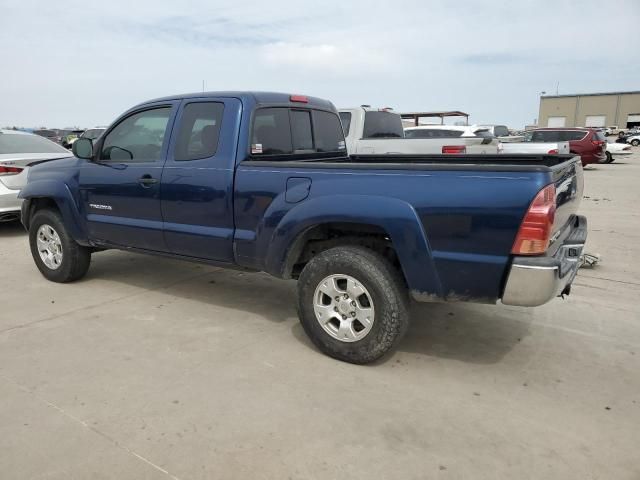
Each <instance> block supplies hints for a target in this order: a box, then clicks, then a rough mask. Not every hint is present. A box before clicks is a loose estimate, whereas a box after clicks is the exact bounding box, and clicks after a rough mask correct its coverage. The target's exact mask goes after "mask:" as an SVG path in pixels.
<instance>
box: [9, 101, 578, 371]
mask: <svg viewBox="0 0 640 480" xmlns="http://www.w3.org/2000/svg"><path fill="white" fill-rule="evenodd" d="M73 153H74V155H75V157H70V158H67V159H60V160H54V161H49V162H44V163H41V164H38V165H35V166H33V167H32V168H31V169H30V172H29V178H28V182H27V185H26V187H25V188H24V189H23V190H22V192H21V194H20V196H21V198H23V199H24V202H23V207H22V222H23V224H24V226H25V227H26V229H27V230H28V231H29V241H30V247H31V253H32V255H33V259H34V261H35V263H36V265H37V267H38V269H39V270H40V272H42V274H43V275H44V276H45V277H46V278H47V279H49V280H51V281H54V282H70V281H73V280H77V279H79V278H81V277H83V276H84V275H85V274H86V273H87V270H88V268H89V263H90V260H91V255H92V254H93V253H96V252H100V251H102V250H105V249H113V248H115V249H122V250H130V251H136V252H142V253H151V254H158V255H165V256H171V257H175V258H182V259H185V260H192V261H197V262H206V263H210V264H214V265H219V266H226V267H233V268H241V269H245V270H249V271H265V272H268V273H269V274H271V275H273V276H275V277H278V278H283V279H291V278H294V279H297V280H298V298H297V304H298V312H299V317H300V320H301V322H302V325H303V327H304V329H305V331H306V333H307V334H308V335H309V337H310V338H311V339H312V341H313V342H314V343H315V344H316V345H317V346H318V348H319V349H320V350H321V351H323V352H325V353H326V354H328V355H330V356H332V357H335V358H338V359H341V360H344V361H348V362H353V363H367V362H370V361H373V360H375V359H377V358H379V357H381V356H382V355H384V354H385V353H386V352H388V351H389V350H390V349H392V348H393V347H394V346H395V345H396V344H397V343H398V341H399V340H400V338H401V337H402V335H403V334H404V332H405V331H406V329H407V326H408V322H409V315H408V305H409V301H410V299H411V298H413V299H414V300H417V301H471V302H482V303H496V302H497V301H499V300H500V301H501V302H502V303H504V304H508V305H521V306H536V305H541V304H543V303H546V302H547V301H549V300H551V299H552V298H554V297H556V296H559V295H563V294H567V293H569V290H570V286H571V282H572V281H573V279H574V277H575V275H576V272H577V270H578V264H579V258H580V255H581V252H582V249H583V246H584V243H585V240H586V235H587V228H586V219H585V218H584V217H582V216H579V215H576V212H577V209H578V205H579V203H580V200H581V198H582V189H583V178H582V167H581V164H580V160H579V158H578V157H571V156H562V155H423V156H421V155H384V156H375V155H370V156H367V155H360V156H349V155H348V153H347V150H346V148H345V139H344V133H343V129H342V126H341V124H340V119H339V117H338V114H337V112H336V109H335V107H334V106H333V105H332V104H331V103H330V102H328V101H326V100H322V99H319V98H313V97H306V96H301V95H289V94H281V93H258V92H217V93H201V94H192V95H180V96H173V97H167V98H161V99H157V100H152V101H149V102H146V103H143V104H141V105H138V106H136V107H134V108H132V109H130V110H129V111H127V112H126V113H124V114H123V115H122V116H121V117H119V118H118V119H117V120H116V121H115V122H114V123H113V124H112V125H111V126H110V127H109V128H108V129H107V130H106V131H105V132H104V134H103V135H102V136H101V137H100V138H99V139H97V140H96V141H95V144H93V143H92V141H91V140H89V139H84V138H80V139H79V140H77V141H76V142H75V143H74V145H73Z"/></svg>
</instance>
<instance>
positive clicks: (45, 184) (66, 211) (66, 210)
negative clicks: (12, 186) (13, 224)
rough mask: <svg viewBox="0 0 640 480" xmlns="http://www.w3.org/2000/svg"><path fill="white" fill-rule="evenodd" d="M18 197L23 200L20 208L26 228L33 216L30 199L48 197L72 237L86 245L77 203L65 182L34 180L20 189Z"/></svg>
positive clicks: (84, 231) (85, 236) (86, 238)
mask: <svg viewBox="0 0 640 480" xmlns="http://www.w3.org/2000/svg"><path fill="white" fill-rule="evenodd" d="M18 198H22V199H23V200H24V201H25V206H24V208H23V210H22V211H23V212H24V213H25V215H27V218H25V217H24V216H23V219H22V223H23V224H24V225H25V227H27V228H28V226H29V224H30V223H31V217H32V216H33V208H32V201H33V200H35V199H38V198H46V199H50V200H52V201H53V202H54V203H55V204H56V206H57V207H58V210H59V211H60V214H61V215H62V220H63V221H64V225H65V227H67V229H68V231H69V234H70V235H71V236H72V237H73V239H74V240H75V241H76V242H78V243H80V244H82V245H88V235H87V231H86V229H85V227H84V225H83V224H82V222H81V221H80V219H81V215H80V211H79V210H78V205H77V204H76V202H75V201H74V198H73V195H72V193H71V190H70V189H69V186H68V185H67V184H66V183H63V182H60V181H56V180H36V181H34V182H29V183H27V185H26V186H25V187H24V188H23V189H22V190H21V191H20V194H19V195H18Z"/></svg>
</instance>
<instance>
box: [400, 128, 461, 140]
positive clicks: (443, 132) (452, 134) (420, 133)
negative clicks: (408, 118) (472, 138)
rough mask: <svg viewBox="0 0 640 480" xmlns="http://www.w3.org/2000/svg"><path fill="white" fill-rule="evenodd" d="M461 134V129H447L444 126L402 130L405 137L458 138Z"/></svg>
mask: <svg viewBox="0 0 640 480" xmlns="http://www.w3.org/2000/svg"><path fill="white" fill-rule="evenodd" d="M462 134H463V131H462V130H447V129H444V128H416V129H412V130H405V131H404V136H405V138H458V137H461V136H462Z"/></svg>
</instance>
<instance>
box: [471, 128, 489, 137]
mask: <svg viewBox="0 0 640 480" xmlns="http://www.w3.org/2000/svg"><path fill="white" fill-rule="evenodd" d="M473 134H474V135H475V136H476V137H482V138H492V137H493V134H492V133H491V130H489V129H488V128H481V129H480V130H476V131H474V132H473Z"/></svg>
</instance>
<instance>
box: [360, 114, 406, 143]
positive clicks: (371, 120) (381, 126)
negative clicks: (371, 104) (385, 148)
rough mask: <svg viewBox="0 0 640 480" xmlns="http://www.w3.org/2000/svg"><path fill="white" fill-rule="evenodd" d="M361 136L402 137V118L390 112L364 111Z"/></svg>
mask: <svg viewBox="0 0 640 480" xmlns="http://www.w3.org/2000/svg"><path fill="white" fill-rule="evenodd" d="M362 137H363V138H404V129H403V128H402V119H401V118H400V115H398V114H397V113H392V112H366V113H365V114H364V132H363V134H362Z"/></svg>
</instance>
